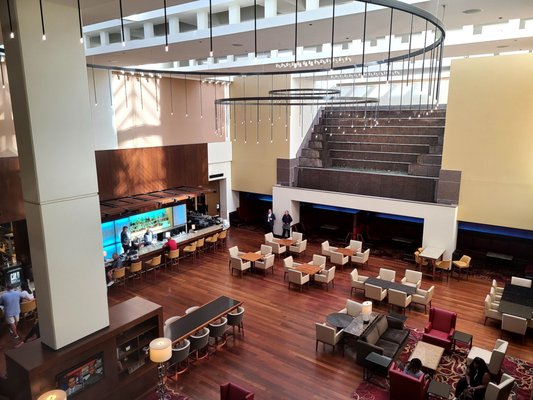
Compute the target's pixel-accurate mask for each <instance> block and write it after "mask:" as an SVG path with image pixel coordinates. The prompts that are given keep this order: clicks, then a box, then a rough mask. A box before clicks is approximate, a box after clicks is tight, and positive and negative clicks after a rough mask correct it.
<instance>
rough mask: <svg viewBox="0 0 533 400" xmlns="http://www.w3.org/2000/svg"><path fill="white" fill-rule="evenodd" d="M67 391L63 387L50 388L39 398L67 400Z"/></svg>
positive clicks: (41, 399) (38, 399)
mask: <svg viewBox="0 0 533 400" xmlns="http://www.w3.org/2000/svg"><path fill="white" fill-rule="evenodd" d="M66 399H67V392H65V391H64V390H61V389H56V390H50V391H48V392H46V393H43V394H42V395H40V396H39V397H38V398H37V400H66Z"/></svg>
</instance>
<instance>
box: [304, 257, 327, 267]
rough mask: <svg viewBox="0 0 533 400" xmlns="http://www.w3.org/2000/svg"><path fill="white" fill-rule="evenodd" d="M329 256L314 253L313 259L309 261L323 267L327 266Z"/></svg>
mask: <svg viewBox="0 0 533 400" xmlns="http://www.w3.org/2000/svg"><path fill="white" fill-rule="evenodd" d="M326 261H327V258H326V257H325V256H319V255H318V254H313V259H312V260H311V261H309V262H308V264H311V265H316V266H317V267H320V268H322V269H324V268H326Z"/></svg>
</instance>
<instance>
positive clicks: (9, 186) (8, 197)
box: [0, 157, 26, 224]
mask: <svg viewBox="0 0 533 400" xmlns="http://www.w3.org/2000/svg"><path fill="white" fill-rule="evenodd" d="M0 182H1V185H2V186H1V189H0V223H2V224H3V223H6V222H11V221H18V220H21V219H24V218H26V214H25V212H24V202H23V201H22V185H21V183H20V165H19V158H18V157H0Z"/></svg>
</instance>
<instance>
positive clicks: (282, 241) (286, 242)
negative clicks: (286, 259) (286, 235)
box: [274, 239, 296, 246]
mask: <svg viewBox="0 0 533 400" xmlns="http://www.w3.org/2000/svg"><path fill="white" fill-rule="evenodd" d="M274 242H277V243H279V244H281V245H282V246H292V245H293V244H294V243H296V240H293V239H274Z"/></svg>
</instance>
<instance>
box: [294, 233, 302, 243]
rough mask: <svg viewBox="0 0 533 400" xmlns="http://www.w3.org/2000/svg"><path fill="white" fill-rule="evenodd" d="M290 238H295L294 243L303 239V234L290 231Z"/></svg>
mask: <svg viewBox="0 0 533 400" xmlns="http://www.w3.org/2000/svg"><path fill="white" fill-rule="evenodd" d="M292 239H293V240H296V243H298V242H301V241H302V240H304V234H303V233H301V232H292Z"/></svg>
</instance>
